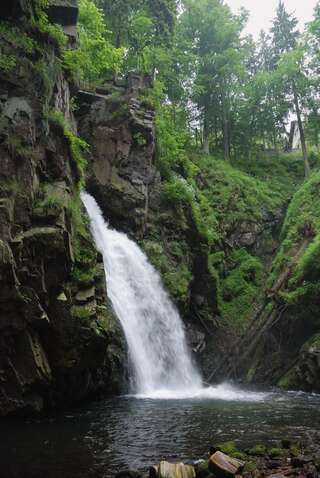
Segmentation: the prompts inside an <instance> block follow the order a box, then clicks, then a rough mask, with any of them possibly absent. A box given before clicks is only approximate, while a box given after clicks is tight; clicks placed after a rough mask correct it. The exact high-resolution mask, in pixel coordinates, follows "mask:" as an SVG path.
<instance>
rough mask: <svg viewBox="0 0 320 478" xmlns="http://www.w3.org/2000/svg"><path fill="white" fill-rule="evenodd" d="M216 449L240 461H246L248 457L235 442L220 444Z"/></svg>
mask: <svg viewBox="0 0 320 478" xmlns="http://www.w3.org/2000/svg"><path fill="white" fill-rule="evenodd" d="M215 448H216V449H217V450H219V451H222V453H225V454H226V455H228V456H231V458H236V459H238V460H244V459H245V458H246V455H245V454H244V453H242V452H241V451H240V450H239V449H238V448H237V445H236V444H235V442H233V441H228V442H225V443H220V444H218V445H216V447H215Z"/></svg>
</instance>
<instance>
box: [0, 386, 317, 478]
mask: <svg viewBox="0 0 320 478" xmlns="http://www.w3.org/2000/svg"><path fill="white" fill-rule="evenodd" d="M224 390H226V389H224ZM221 393H222V392H221ZM225 398H228V396H225ZM229 398H230V397H229ZM234 398H235V397H234ZM257 398H258V400H252V396H251V399H250V395H249V396H248V399H246V397H245V395H243V396H242V397H241V398H240V397H239V396H238V398H237V399H229V400H224V399H223V398H222V396H221V397H220V399H218V398H216V399H213V398H211V399H205V398H202V399H185V400H175V399H171V400H161V399H158V400H154V399H141V398H140V399H139V398H136V397H118V398H114V399H109V400H104V401H101V402H96V403H93V404H90V405H86V406H83V407H81V408H78V409H76V410H72V411H70V412H65V413H60V414H55V415H52V416H50V417H46V418H42V419H29V420H24V421H22V422H21V421H20V420H19V422H18V421H12V420H10V421H4V422H2V423H1V428H0V430H1V431H0V440H1V447H0V478H44V477H45V478H90V477H94V478H105V477H112V476H114V475H115V473H116V472H118V471H121V470H125V469H128V468H130V469H139V470H140V469H143V470H147V469H148V467H149V466H150V465H151V464H154V463H157V462H158V461H159V460H160V459H161V458H166V459H168V460H171V461H175V460H179V461H180V460H188V459H197V458H201V457H205V455H206V453H207V452H208V449H209V447H210V445H211V444H214V443H219V442H223V441H228V440H232V441H235V442H237V444H239V445H240V446H245V447H246V446H252V445H254V444H256V443H265V444H268V445H270V446H275V444H276V442H277V440H281V439H282V438H290V439H294V440H298V439H303V440H306V439H310V438H311V439H313V440H315V441H317V440H319V445H320V396H319V395H318V396H317V395H308V394H304V393H293V392H292V393H282V392H278V391H271V392H269V393H266V394H261V395H260V394H259V393H258V396H257Z"/></svg>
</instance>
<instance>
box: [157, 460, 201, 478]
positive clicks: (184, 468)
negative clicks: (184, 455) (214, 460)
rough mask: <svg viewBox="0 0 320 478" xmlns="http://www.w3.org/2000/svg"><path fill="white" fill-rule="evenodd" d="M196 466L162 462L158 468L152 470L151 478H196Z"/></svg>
mask: <svg viewBox="0 0 320 478" xmlns="http://www.w3.org/2000/svg"><path fill="white" fill-rule="evenodd" d="M195 477H196V471H195V468H194V466H192V465H185V464H184V463H169V462H168V461H161V462H160V464H159V465H158V466H153V467H151V468H150V478H195Z"/></svg>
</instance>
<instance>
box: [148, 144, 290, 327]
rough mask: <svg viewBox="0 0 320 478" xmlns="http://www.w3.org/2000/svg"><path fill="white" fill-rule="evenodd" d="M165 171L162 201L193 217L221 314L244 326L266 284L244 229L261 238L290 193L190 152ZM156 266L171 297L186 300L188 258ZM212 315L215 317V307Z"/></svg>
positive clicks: (189, 277) (229, 322)
mask: <svg viewBox="0 0 320 478" xmlns="http://www.w3.org/2000/svg"><path fill="white" fill-rule="evenodd" d="M165 170H166V174H165V178H164V181H163V187H162V191H163V192H162V195H163V203H164V204H170V205H171V207H172V206H173V207H174V208H175V209H176V211H177V215H178V214H181V211H184V213H185V215H186V216H188V217H189V216H190V215H191V218H192V221H193V224H194V226H195V228H196V231H197V235H198V237H199V242H200V244H202V246H201V248H202V250H204V251H206V255H207V261H208V270H209V273H210V275H211V278H212V283H214V284H216V290H215V291H214V290H213V291H212V294H215V295H216V296H217V301H218V308H219V311H218V314H219V315H220V316H221V317H222V319H223V320H224V322H225V323H226V324H227V325H230V326H232V327H234V328H243V327H244V326H245V323H246V321H247V320H248V319H249V318H250V312H251V310H252V307H253V304H254V303H255V301H256V299H257V297H258V296H259V294H260V292H261V288H262V287H263V283H264V278H265V265H264V264H263V262H262V260H261V258H259V257H257V255H256V253H255V252H253V250H252V248H250V247H248V248H247V249H246V247H245V246H243V245H242V243H241V231H244V234H245V233H246V232H249V234H252V235H253V237H258V236H259V231H262V230H263V228H264V227H265V223H266V222H268V221H272V220H274V217H275V216H279V215H281V210H282V209H283V206H284V204H285V201H286V196H285V195H284V194H282V192H281V191H280V189H279V190H277V188H276V189H273V188H272V187H271V185H269V184H268V183H267V182H265V181H262V180H259V179H257V178H255V177H252V176H250V175H248V174H247V173H245V172H243V171H241V170H239V169H236V168H235V167H233V166H231V165H230V164H227V163H226V162H224V161H221V160H216V159H215V158H213V157H210V156H203V155H201V154H195V153H193V154H192V155H190V156H186V157H185V158H184V159H183V160H180V164H179V167H177V166H175V167H172V168H171V170H170V168H168V164H166V165H165ZM179 211H180V212H179ZM187 211H190V214H188V213H187ZM147 253H149V257H150V255H151V256H152V255H154V254H150V251H147ZM167 255H168V254H167ZM159 256H160V255H159ZM157 261H158V262H159V261H162V262H161V263H158V264H157ZM189 263H190V262H189ZM155 266H156V267H157V268H158V269H159V270H160V272H162V276H163V278H164V282H165V285H166V286H167V287H168V289H169V292H170V293H171V294H172V291H173V294H172V295H173V297H174V298H177V297H178V298H179V300H180V302H182V301H183V300H184V299H185V300H187V298H189V291H190V284H191V283H192V271H191V270H190V266H189V264H188V263H187V261H186V260H184V259H183V258H182V260H181V261H179V260H178V261H177V264H176V265H175V270H174V272H172V273H171V272H168V270H169V271H170V268H168V267H166V266H167V264H166V259H165V258H164V259H163V258H162V259H157V260H156V261H155ZM169 278H172V281H170V280H168V279H169ZM209 314H211V317H212V311H209Z"/></svg>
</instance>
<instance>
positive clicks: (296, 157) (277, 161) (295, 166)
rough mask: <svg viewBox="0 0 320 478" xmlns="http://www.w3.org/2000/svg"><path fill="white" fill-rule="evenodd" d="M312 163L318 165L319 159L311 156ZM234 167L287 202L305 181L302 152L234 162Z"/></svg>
mask: <svg viewBox="0 0 320 478" xmlns="http://www.w3.org/2000/svg"><path fill="white" fill-rule="evenodd" d="M310 161H311V164H313V165H316V164H317V163H318V157H317V156H315V155H314V154H310ZM234 166H235V167H237V168H239V169H241V171H244V172H246V173H247V174H249V175H250V176H251V177H253V178H256V179H259V180H260V181H263V182H265V183H267V184H268V185H269V186H270V187H271V188H272V190H274V191H277V192H278V193H279V194H280V195H281V197H283V199H284V200H286V201H289V200H290V199H291V197H292V196H293V194H294V193H295V192H296V190H297V189H298V187H299V186H300V185H301V183H302V182H303V180H304V163H303V160H302V156H301V153H300V152H298V153H287V154H284V153H281V154H280V153H279V154H274V155H270V156H269V155H266V156H261V157H258V158H255V159H252V160H251V161H248V160H247V159H240V160H239V161H235V162H234Z"/></svg>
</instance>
